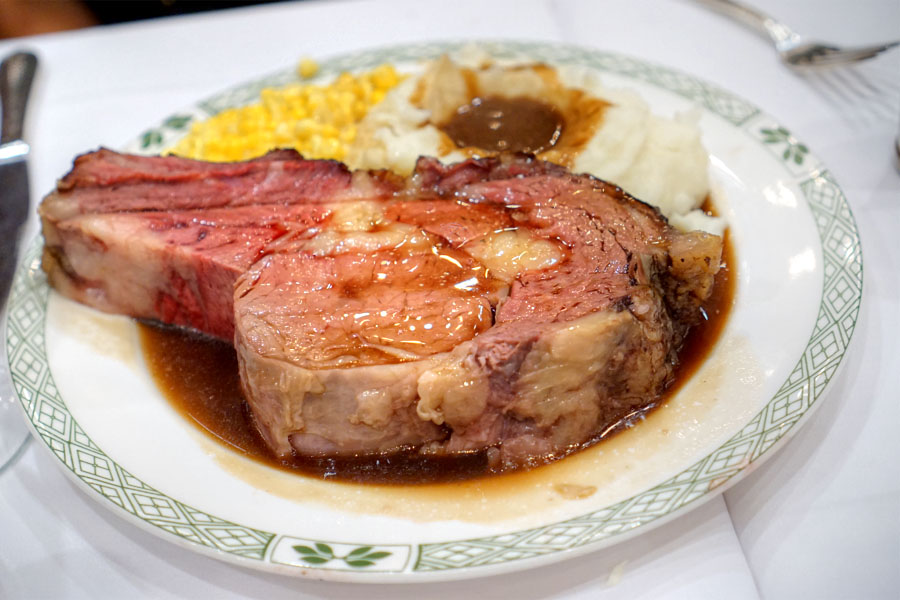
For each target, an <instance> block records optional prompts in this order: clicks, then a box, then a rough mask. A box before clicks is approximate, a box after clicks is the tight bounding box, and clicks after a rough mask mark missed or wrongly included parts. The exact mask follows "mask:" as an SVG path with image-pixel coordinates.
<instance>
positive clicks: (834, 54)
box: [697, 0, 900, 67]
mask: <svg viewBox="0 0 900 600" xmlns="http://www.w3.org/2000/svg"><path fill="white" fill-rule="evenodd" d="M697 1H698V2H700V3H701V4H705V5H706V6H708V7H710V8H712V9H713V10H715V11H717V12H719V13H721V14H723V15H725V16H727V17H731V18H732V19H735V20H737V21H739V22H741V23H743V24H744V25H747V26H748V27H750V28H752V29H755V30H756V31H758V32H760V33H763V34H765V35H767V36H768V37H769V38H770V39H771V40H772V43H774V44H775V49H776V50H777V51H778V54H779V56H781V60H782V61H783V62H784V63H786V64H788V65H790V66H792V67H825V66H838V65H845V64H849V63H854V62H858V61H861V60H865V59H867V58H872V57H873V56H877V55H878V54H881V53H882V52H884V51H885V50H889V49H891V48H894V47H895V46H900V41H895V42H888V43H885V44H875V45H872V46H856V47H849V48H841V47H840V46H835V45H833V44H828V43H825V42H818V41H815V40H810V39H807V38H804V37H802V36H800V35H799V34H797V33H795V32H794V31H793V30H791V29H790V28H789V27H788V26H787V25H785V24H784V23H780V22H778V21H776V20H775V19H773V18H772V17H770V16H768V15H766V14H764V13H762V12H760V11H758V10H756V9H755V8H752V7H750V6H747V5H745V4H741V3H740V2H735V0H697Z"/></svg>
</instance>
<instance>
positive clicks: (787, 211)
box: [5, 42, 862, 581]
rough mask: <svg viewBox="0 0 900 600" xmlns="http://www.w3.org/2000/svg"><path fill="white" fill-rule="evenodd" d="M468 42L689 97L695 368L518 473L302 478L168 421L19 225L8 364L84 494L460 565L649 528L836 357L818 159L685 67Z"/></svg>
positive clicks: (799, 405)
mask: <svg viewBox="0 0 900 600" xmlns="http://www.w3.org/2000/svg"><path fill="white" fill-rule="evenodd" d="M458 47H459V46H458V45H457V44H447V43H438V44H425V45H415V46H402V47H392V48H384V49H377V50H372V51H367V52H365V53H358V54H352V55H347V56H342V57H338V58H334V59H331V60H328V61H325V62H323V63H322V65H321V69H322V74H323V75H322V76H323V77H327V76H329V75H333V74H335V73H337V72H340V71H342V70H347V69H365V68H371V67H374V66H376V65H378V64H381V63H383V62H387V61H390V62H394V63H397V64H400V63H409V62H411V61H415V60H419V59H422V58H430V57H435V56H437V55H439V54H440V53H442V52H446V51H448V50H454V49H457V48H458ZM485 47H486V49H487V50H488V51H489V52H491V53H492V54H494V55H496V56H501V57H524V58H530V59H535V60H542V61H545V62H549V63H552V64H577V65H584V66H587V67H589V68H592V69H595V70H596V71H597V72H598V73H599V75H600V77H601V79H602V80H603V82H604V83H605V84H606V85H607V86H608V87H629V88H632V89H636V90H637V91H638V92H639V93H640V94H641V95H642V96H643V97H644V98H646V99H647V101H648V102H649V103H650V105H651V106H652V108H653V109H654V111H655V112H657V113H661V114H671V113H673V112H675V111H681V110H685V109H688V108H691V107H694V108H697V109H698V110H699V111H700V113H701V119H700V127H701V129H702V131H703V136H704V143H705V145H706V147H707V148H708V149H709V151H710V153H711V156H712V164H711V176H712V179H713V184H714V194H715V198H716V202H717V204H718V206H719V209H720V212H721V213H722V214H723V216H725V217H726V218H727V220H728V222H729V223H730V226H731V235H732V240H733V242H734V245H735V248H736V254H737V265H736V267H737V274H738V280H737V291H736V304H735V307H734V309H733V311H732V315H731V318H730V320H729V322H728V324H727V327H726V329H725V331H724V333H723V335H722V338H721V339H720V341H719V342H718V344H717V345H716V347H715V349H714V350H713V352H712V355H711V356H710V358H709V359H708V360H707V361H706V362H705V363H704V365H703V366H702V368H701V369H700V370H699V371H698V372H697V373H696V374H695V375H694V377H693V378H692V379H691V380H690V381H689V382H688V383H687V384H686V385H685V386H684V387H683V388H682V389H681V390H680V392H679V393H678V394H677V395H676V396H675V397H674V398H672V399H671V400H670V401H669V402H668V403H667V404H666V405H665V406H664V407H662V408H660V409H659V410H657V411H655V412H654V413H653V414H652V415H651V416H650V417H649V418H648V419H647V420H646V421H644V422H643V423H641V424H639V425H638V426H636V427H634V428H633V429H631V430H628V431H626V432H624V433H622V434H620V435H618V436H616V437H615V438H613V439H612V440H609V441H607V442H604V443H602V444H599V445H597V446H596V447H594V448H591V449H589V450H587V451H585V452H582V453H580V454H577V455H574V456H572V457H569V458H567V459H565V460H562V461H559V462H557V463H555V464H552V465H549V466H547V467H543V468H541V469H537V470H535V471H531V472H527V473H515V474H511V475H508V476H503V477H497V478H493V479H488V480H484V481H471V482H465V483H462V484H453V485H440V486H427V487H405V488H404V487H378V486H363V485H351V484H345V483H335V482H332V481H321V480H316V479H311V478H307V477H303V476H299V475H295V474H291V473H285V472H281V471H277V470H274V469H270V468H268V467H265V466H262V465H260V464H258V463H255V462H253V461H249V460H247V459H244V458H242V457H240V456H238V455H236V454H234V453H232V452H230V451H228V450H226V449H224V448H223V447H221V446H220V445H218V444H216V443H215V442H213V441H212V440H210V439H209V438H208V437H207V436H205V435H203V434H201V433H200V432H198V431H197V429H196V428H195V427H194V426H193V425H191V424H189V423H187V422H186V421H185V420H184V419H183V418H182V417H181V416H180V415H179V414H178V413H176V412H175V410H174V409H173V408H172V407H171V406H170V405H169V403H168V402H167V401H166V400H165V399H164V398H163V397H162V396H161V395H160V393H159V392H158V390H157V389H156V387H155V384H154V383H153V381H152V379H151V378H150V376H149V375H148V373H147V369H146V367H145V365H144V362H143V358H142V355H141V352H140V349H139V347H138V342H137V332H136V328H135V326H134V324H133V323H132V322H131V321H129V320H127V319H124V318H119V317H111V316H108V315H102V314H99V313H97V312H94V311H92V310H90V309H87V308H85V307H82V306H80V305H77V304H74V303H72V302H70V301H68V300H65V299H64V298H62V297H60V296H59V295H57V294H55V293H53V292H51V291H50V290H49V288H48V286H47V283H46V280H45V278H44V276H43V274H42V273H41V271H40V268H39V259H38V256H39V249H40V248H39V244H37V245H35V246H34V247H33V248H32V250H31V253H30V255H29V257H28V260H27V261H26V263H25V264H24V266H23V268H22V269H21V270H20V272H19V274H18V276H17V280H16V282H15V284H14V289H13V293H12V296H11V299H10V303H9V316H8V325H7V331H6V334H5V339H6V344H7V351H8V356H9V363H10V370H11V373H12V375H13V380H14V383H15V386H16V389H17V391H18V394H19V397H20V399H21V403H22V406H23V408H24V410H25V413H26V414H27V417H28V420H29V421H30V423H31V426H32V427H33V429H34V432H35V434H36V435H37V436H38V437H39V438H40V439H41V440H42V441H43V443H44V444H46V446H47V447H48V448H49V449H50V450H51V451H52V452H53V453H54V454H55V455H56V456H57V457H58V458H59V460H60V462H61V463H62V465H63V466H64V467H65V469H66V471H67V472H68V473H69V474H70V475H72V476H73V478H74V479H75V481H77V482H78V483H79V484H81V486H82V487H83V488H84V489H85V490H86V491H87V493H88V494H89V495H91V496H92V497H94V498H95V499H97V500H99V501H100V502H101V503H103V504H105V505H106V506H107V507H108V508H110V509H111V510H113V511H114V512H116V513H118V514H120V515H122V516H124V517H126V518H128V519H129V520H131V521H132V522H134V523H136V524H138V525H140V526H142V527H145V528H147V529H149V530H150V531H153V532H155V533H157V534H159V535H161V536H163V537H165V538H167V539H169V540H171V541H174V542H176V543H180V544H182V545H184V546H187V547H189V548H191V549H194V550H197V551H201V552H205V553H207V554H211V555H212V556H215V557H217V558H220V559H224V560H229V561H233V562H238V563H241V564H243V565H245V566H250V567H255V568H261V569H265V570H270V571H278V572H283V573H289V574H295V575H307V576H311V577H316V578H323V579H332V580H348V581H350V580H352V581H420V580H425V579H451V578H463V577H475V576H481V575H487V574H492V573H499V572H504V571H512V570H517V569H525V568H530V567H532V566H534V565H536V564H538V563H546V562H551V561H555V560H561V559H563V558H566V557H569V556H574V555H577V554H581V553H584V552H588V551H591V550H595V549H598V548H600V547H603V546H607V545H610V544H613V543H616V542H619V541H621V540H624V539H625V538H627V537H629V536H631V535H634V534H636V533H640V532H642V531H645V530H647V529H648V528H650V527H653V526H656V525H659V524H661V523H662V522H664V521H666V520H668V519H670V518H673V517H674V516H676V515H678V514H680V513H682V512H683V511H685V510H688V509H690V508H693V507H696V506H697V505H699V504H700V503H702V502H704V501H706V500H709V499H710V498H712V497H714V496H715V495H716V494H719V493H720V492H722V491H723V490H724V489H726V488H727V487H728V486H729V485H731V484H733V483H734V482H736V481H737V480H738V479H739V477H740V476H741V475H743V474H746V473H747V472H748V471H749V470H751V469H752V468H753V467H754V466H756V465H757V464H759V462H760V461H761V459H763V458H765V457H767V456H769V455H771V454H772V451H773V450H774V449H775V448H776V447H777V446H779V445H780V443H781V442H783V441H785V440H786V439H787V436H788V434H791V433H793V432H794V431H796V429H797V427H798V425H800V424H801V423H802V422H803V421H804V420H805V419H806V418H807V417H808V416H809V414H810V412H811V409H812V408H814V407H815V406H816V405H817V404H818V402H817V401H818V400H819V399H820V398H821V396H822V394H823V392H824V390H825V388H826V386H827V384H828V382H829V381H830V380H831V379H832V378H833V377H834V374H835V372H836V370H837V369H838V367H839V365H840V363H841V360H842V358H843V355H844V353H845V351H846V349H847V345H848V343H849V341H850V336H851V334H852V332H853V329H854V326H855V323H856V318H857V315H858V312H859V306H860V299H861V293H862V258H861V250H860V240H859V235H858V233H857V229H856V224H855V222H854V220H853V217H852V215H851V214H850V210H849V207H848V206H847V202H846V200H845V199H844V196H843V194H842V192H841V190H840V188H839V187H838V186H837V184H836V183H835V182H834V180H833V179H832V178H831V176H830V174H829V173H828V171H827V169H826V168H825V167H824V166H823V165H821V164H820V163H819V161H818V160H817V159H816V158H815V157H814V156H813V155H811V154H810V153H809V151H808V149H807V148H806V147H805V146H803V145H802V144H801V143H799V142H798V141H797V140H796V139H795V138H794V137H793V136H791V134H790V133H789V132H788V131H787V130H786V129H784V128H783V127H781V126H780V125H779V124H778V123H776V122H775V121H774V120H773V119H772V118H771V117H769V116H767V115H765V114H764V113H762V112H760V111H759V110H758V109H756V108H755V107H753V106H751V105H750V104H748V103H747V102H745V101H743V100H742V99H740V98H737V97H735V96H733V95H732V94H730V93H728V92H725V91H723V90H720V89H718V88H716V87H715V86H713V85H710V84H708V83H705V82H702V81H699V80H697V79H695V78H693V77H691V76H688V75H685V74H682V73H678V72H675V71H672V70H670V69H667V68H664V67H659V66H655V65H650V64H646V63H644V62H642V61H639V60H636V59H633V58H628V57H624V56H618V55H611V54H606V53H602V52H596V51H593V50H587V49H583V48H575V47H569V46H559V45H549V44H534V43H514V42H503V43H486V44H485ZM293 77H294V75H293V74H292V73H291V72H282V73H277V74H275V75H272V76H270V77H266V78H263V79H261V80H259V81H255V82H252V83H250V84H247V85H243V86H240V87H237V88H234V89H232V90H229V91H227V92H224V93H222V94H220V95H218V96H216V97H215V98H212V99H210V100H207V101H205V102H202V103H200V104H198V105H197V106H196V107H193V108H192V109H189V110H188V111H185V112H184V113H182V114H178V115H174V116H173V117H171V118H169V119H167V120H166V121H165V122H164V123H163V124H161V125H160V126H159V127H157V128H154V129H151V130H148V131H147V132H145V133H144V134H143V135H141V136H140V138H139V139H138V140H137V141H136V142H135V146H137V147H142V149H143V150H145V151H158V150H160V149H161V148H163V147H166V146H168V145H169V144H171V143H172V142H173V141H174V140H175V139H177V138H178V137H179V136H180V135H183V134H184V132H185V131H186V128H187V126H188V124H189V122H190V121H191V120H193V119H197V118H204V117H206V116H208V115H209V114H213V113H215V112H217V111H219V110H221V109H222V108H224V107H227V106H233V105H236V104H240V103H245V102H248V101H252V100H253V99H254V98H255V97H256V95H257V93H258V91H259V89H260V88H261V87H264V86H267V85H278V84H284V83H288V82H290V81H292V80H293Z"/></svg>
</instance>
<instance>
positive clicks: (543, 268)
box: [40, 150, 722, 470]
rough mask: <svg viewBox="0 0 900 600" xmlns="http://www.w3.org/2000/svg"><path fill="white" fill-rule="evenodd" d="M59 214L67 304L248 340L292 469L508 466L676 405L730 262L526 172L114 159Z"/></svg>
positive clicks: (572, 182)
mask: <svg viewBox="0 0 900 600" xmlns="http://www.w3.org/2000/svg"><path fill="white" fill-rule="evenodd" d="M40 215H41V218H42V223H43V233H44V239H45V247H44V255H43V268H44V270H45V271H46V272H47V274H48V277H49V280H50V283H51V284H52V285H53V287H54V288H56V289H57V290H58V291H59V292H61V293H62V294H64V295H65V296H68V297H70V298H73V299H75V300H77V301H79V302H82V303H84V304H87V305H89V306H92V307H95V308H97V309H100V310H103V311H107V312H112V313H119V314H124V315H130V316H132V317H136V318H139V319H149V320H154V321H161V322H163V323H168V324H173V325H178V326H183V327H189V328H193V329H195V330H199V331H201V332H204V333H206V334H208V335H211V336H215V337H217V338H221V339H223V340H227V341H229V342H232V343H233V344H234V347H235V349H236V351H237V355H238V361H239V366H240V375H241V381H242V386H243V389H244V394H245V396H246V400H247V403H248V404H249V407H250V409H251V411H252V414H253V416H254V419H255V422H256V424H257V426H258V428H259V431H260V433H261V434H262V436H263V438H264V439H265V441H266V442H267V443H268V445H269V446H270V447H271V449H272V450H273V452H274V453H276V454H277V455H279V456H287V455H289V454H291V453H297V454H301V455H312V456H362V455H377V454H387V453H393V452H397V451H410V449H412V450H415V451H418V452H421V453H435V454H450V455H452V454H455V453H469V452H479V451H484V452H486V453H487V455H488V457H489V459H490V461H491V464H492V465H493V467H494V468H495V469H498V470H499V469H504V468H509V467H515V466H522V465H533V464H538V463H540V462H543V461H545V460H546V459H548V458H552V457H554V456H559V455H563V454H565V453H567V452H569V451H570V450H572V449H573V448H576V447H579V446H580V445H582V444H584V443H586V442H587V441H589V440H591V439H592V438H594V437H596V436H597V435H598V433H599V432H600V431H602V430H603V429H604V428H606V427H608V426H609V425H610V424H611V423H614V422H616V421H617V420H618V419H621V418H622V417H623V415H626V414H629V413H631V412H632V411H634V410H637V409H641V408H642V407H645V406H647V405H648V404H650V403H652V402H654V401H656V400H657V399H658V398H659V397H660V395H661V394H662V392H663V391H664V389H665V388H666V386H667V385H668V384H669V383H670V382H671V380H672V378H673V372H674V369H675V367H676V365H677V362H678V354H677V353H678V350H679V348H680V346H681V344H682V342H683V340H684V337H685V335H686V333H687V331H688V329H689V328H690V327H691V326H692V325H693V324H695V323H696V322H697V321H698V320H699V319H700V314H701V303H702V302H703V301H704V300H706V299H707V298H708V296H709V295H710V293H711V290H712V286H713V283H714V277H715V274H716V272H717V270H718V269H719V264H720V258H721V252H722V240H721V238H719V237H717V236H713V235H709V234H705V233H701V232H691V233H681V232H679V231H677V230H675V229H673V228H672V227H670V226H669V225H668V224H667V223H666V221H665V219H664V218H663V217H662V216H661V215H660V214H659V212H658V211H657V210H656V209H654V208H652V207H650V206H649V205H647V204H644V203H643V202H640V201H639V200H636V199H635V198H633V197H631V196H629V195H628V194H627V193H625V192H624V191H622V190H621V189H619V188H618V187H616V186H615V185H612V184H610V183H606V182H603V181H600V180H598V179H595V178H592V177H590V176H586V175H575V174H572V173H570V172H569V171H567V170H566V169H564V168H563V167H560V166H557V165H553V164H550V163H546V162H541V161H538V160H536V159H534V158H532V157H530V156H525V155H511V156H505V157H500V158H488V159H470V160H467V161H464V162H461V163H457V164H453V165H442V164H440V163H439V162H438V161H436V160H434V159H431V158H421V159H420V160H419V162H418V165H417V167H416V170H415V172H414V174H413V175H412V176H411V177H409V178H401V177H399V176H396V175H393V174H390V173H387V172H368V171H367V172H363V171H357V172H351V171H349V170H348V169H347V168H346V167H345V166H344V165H342V164H340V163H337V162H334V161H320V160H304V159H303V158H302V157H301V156H299V155H298V154H296V153H294V152H292V151H276V152H272V153H270V154H268V155H267V156H265V157H262V158H259V159H256V160H251V161H247V162H241V163H227V164H216V163H205V162H200V161H194V160H188V159H182V158H178V157H174V156H164V157H142V156H134V155H127V154H120V153H116V152H113V151H110V150H99V151H96V152H92V153H89V154H85V155H82V156H79V157H78V158H77V159H76V160H75V164H74V166H73V169H72V170H71V172H70V173H68V174H67V175H66V176H65V177H64V178H63V179H62V180H61V181H60V182H59V184H58V186H57V189H56V190H55V191H54V192H53V193H51V194H50V195H49V196H47V197H46V198H45V199H44V201H43V203H42V205H41V207H40Z"/></svg>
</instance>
